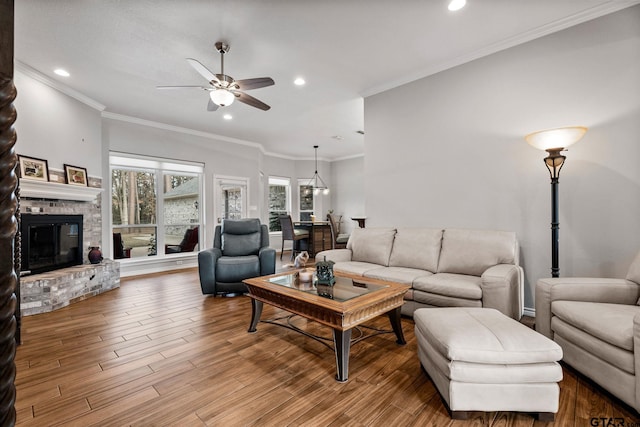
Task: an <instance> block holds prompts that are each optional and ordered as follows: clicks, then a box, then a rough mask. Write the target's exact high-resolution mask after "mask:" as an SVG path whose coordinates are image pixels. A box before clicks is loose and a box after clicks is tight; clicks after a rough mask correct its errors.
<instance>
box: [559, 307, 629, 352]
mask: <svg viewBox="0 0 640 427" xmlns="http://www.w3.org/2000/svg"><path fill="white" fill-rule="evenodd" d="M551 312H552V313H553V315H554V316H558V317H559V318H560V319H561V320H562V321H564V322H565V323H568V324H569V325H572V326H574V327H576V328H578V329H580V330H582V331H584V332H586V333H587V334H589V335H591V336H594V337H596V338H598V339H599V340H602V341H604V342H607V343H609V344H612V345H614V346H616V347H620V348H623V349H625V350H627V351H633V317H634V316H635V315H637V314H640V307H638V306H637V305H625V304H606V303H599V302H583V301H553V302H552V303H551Z"/></svg>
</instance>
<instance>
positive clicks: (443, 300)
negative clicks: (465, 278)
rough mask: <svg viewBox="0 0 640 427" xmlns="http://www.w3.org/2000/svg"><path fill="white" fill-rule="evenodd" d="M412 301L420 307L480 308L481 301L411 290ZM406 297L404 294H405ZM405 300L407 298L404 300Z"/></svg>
mask: <svg viewBox="0 0 640 427" xmlns="http://www.w3.org/2000/svg"><path fill="white" fill-rule="evenodd" d="M411 295H412V296H413V298H412V299H413V300H414V301H415V302H417V303H420V306H421V307H424V306H427V307H478V308H480V307H482V300H479V299H466V298H457V297H450V296H446V295H438V294H432V293H431V292H425V291H419V290H417V289H414V290H413V293H412V294H411ZM405 296H406V294H405ZM405 299H407V298H405Z"/></svg>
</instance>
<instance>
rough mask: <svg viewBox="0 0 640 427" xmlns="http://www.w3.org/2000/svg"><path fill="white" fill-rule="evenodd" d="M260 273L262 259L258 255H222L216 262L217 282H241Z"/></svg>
mask: <svg viewBox="0 0 640 427" xmlns="http://www.w3.org/2000/svg"><path fill="white" fill-rule="evenodd" d="M259 275H260V259H259V258H258V256H257V255H247V256H222V257H220V258H218V261H217V264H216V282H222V283H232V282H239V281H242V280H244V279H248V278H250V277H257V276H259Z"/></svg>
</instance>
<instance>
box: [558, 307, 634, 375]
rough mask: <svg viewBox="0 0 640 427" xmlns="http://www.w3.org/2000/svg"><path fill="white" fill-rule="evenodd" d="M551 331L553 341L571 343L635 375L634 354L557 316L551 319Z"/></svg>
mask: <svg viewBox="0 0 640 427" xmlns="http://www.w3.org/2000/svg"><path fill="white" fill-rule="evenodd" d="M551 330H552V331H553V339H554V340H555V341H557V342H560V341H561V340H565V341H569V342H571V343H572V344H573V345H574V346H577V347H579V348H580V349H582V351H583V352H585V351H586V352H587V353H589V354H591V355H593V356H596V357H597V358H599V359H601V360H604V361H605V362H607V363H608V364H610V365H613V366H615V367H617V368H618V369H621V370H623V371H625V372H628V373H629V374H631V375H633V374H634V372H635V366H634V365H635V361H634V358H633V352H631V351H627V350H625V349H622V348H620V347H618V346H615V345H611V344H609V343H608V342H605V341H602V340H601V339H599V338H596V337H594V336H593V335H590V334H588V333H586V332H585V331H583V330H582V329H579V328H576V327H575V326H573V325H570V324H568V323H567V322H565V321H563V320H562V319H560V318H559V317H557V316H553V317H552V318H551Z"/></svg>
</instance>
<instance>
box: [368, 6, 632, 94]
mask: <svg viewBox="0 0 640 427" xmlns="http://www.w3.org/2000/svg"><path fill="white" fill-rule="evenodd" d="M637 4H640V0H611V1H610V2H608V3H604V4H600V5H598V6H594V7H592V8H589V9H586V10H583V11H582V12H579V13H576V14H574V15H571V16H568V17H566V18H562V19H558V20H557V21H554V22H551V23H549V24H546V25H542V26H540V27H537V28H534V29H532V30H529V31H526V32H524V33H521V34H518V35H515V36H513V37H509V38H506V39H504V40H500V41H499V42H496V43H493V44H491V45H489V46H486V47H483V48H482V49H478V50H475V51H473V52H469V53H468V54H465V55H461V56H458V57H457V58H454V59H452V60H450V61H445V62H442V63H440V64H438V65H436V66H434V67H431V68H427V69H423V70H421V71H418V72H416V73H413V74H410V75H407V76H404V77H403V78H401V79H397V80H393V81H390V82H387V83H385V84H382V85H379V86H375V87H372V88H369V89H367V90H365V91H363V92H362V93H361V95H362V97H363V98H366V97H368V96H372V95H376V94H378V93H381V92H385V91H387V90H391V89H394V88H396V87H398V86H402V85H405V84H407V83H411V82H414V81H416V80H420V79H423V78H425V77H429V76H431V75H433V74H436V73H439V72H441V71H445V70H448V69H451V68H453V67H457V66H458V65H462V64H465V63H467V62H471V61H474V60H476V59H479V58H483V57H485V56H488V55H491V54H494V53H497V52H500V51H502V50H505V49H509V48H511V47H514V46H518V45H520V44H523V43H526V42H529V41H532V40H535V39H538V38H540V37H544V36H547V35H549V34H553V33H556V32H558V31H561V30H565V29H567V28H570V27H573V26H575V25H578V24H582V23H583V22H587V21H591V20H593V19H596V18H600V17H601V16H605V15H609V14H611V13H614V12H618V11H620V10H622V9H626V8H628V7H631V6H635V5H637Z"/></svg>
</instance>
